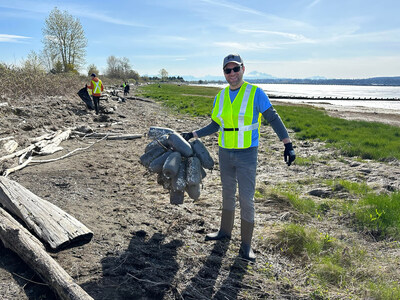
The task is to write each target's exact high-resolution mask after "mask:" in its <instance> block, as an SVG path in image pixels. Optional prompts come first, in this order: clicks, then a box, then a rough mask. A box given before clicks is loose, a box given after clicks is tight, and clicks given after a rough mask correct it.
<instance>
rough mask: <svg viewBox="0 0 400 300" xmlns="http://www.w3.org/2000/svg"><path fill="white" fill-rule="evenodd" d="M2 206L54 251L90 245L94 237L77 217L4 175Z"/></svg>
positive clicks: (1, 178)
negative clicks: (81, 244) (76, 244)
mask: <svg viewBox="0 0 400 300" xmlns="http://www.w3.org/2000/svg"><path fill="white" fill-rule="evenodd" d="M0 204H1V205H2V206H3V207H5V208H6V209H7V210H8V211H9V212H11V213H13V214H15V215H16V216H18V217H19V218H20V219H21V220H23V222H24V223H25V224H26V225H27V226H28V228H29V229H32V230H33V231H34V232H35V233H36V235H37V236H38V237H39V238H40V239H41V240H43V241H45V242H46V243H47V244H48V245H49V246H50V247H51V248H52V249H54V250H59V249H61V248H64V247H66V246H67V245H69V244H70V243H74V242H77V241H80V242H89V241H90V240H91V239H92V237H93V232H92V231H90V230H89V229H88V228H87V227H86V226H85V225H83V224H82V223H81V222H79V221H78V220H76V219H75V218H74V217H72V216H71V215H69V214H68V213H66V212H65V211H63V210H62V209H60V208H59V207H57V206H55V205H54V204H52V203H50V202H48V201H46V200H44V199H42V198H40V197H39V196H37V195H35V194H34V193H32V192H31V191H29V190H28V189H26V188H25V187H23V186H22V185H20V184H19V183H17V182H15V181H12V180H10V179H8V178H5V177H4V176H0Z"/></svg>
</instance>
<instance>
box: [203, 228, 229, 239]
mask: <svg viewBox="0 0 400 300" xmlns="http://www.w3.org/2000/svg"><path fill="white" fill-rule="evenodd" d="M230 238H231V235H230V234H227V233H225V232H223V231H222V230H218V231H217V232H213V233H209V234H207V235H206V238H205V240H206V241H219V240H222V239H230Z"/></svg>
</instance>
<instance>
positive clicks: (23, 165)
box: [3, 156, 32, 177]
mask: <svg viewBox="0 0 400 300" xmlns="http://www.w3.org/2000/svg"><path fill="white" fill-rule="evenodd" d="M31 160H32V156H29V157H28V159H27V160H25V162H23V163H21V164H19V165H18V166H15V167H13V168H9V169H7V170H5V171H4V173H3V176H4V177H7V176H8V175H10V174H11V173H13V172H15V171H18V170H21V169H23V168H25V167H26V166H27V165H28V164H29V163H30V162H31Z"/></svg>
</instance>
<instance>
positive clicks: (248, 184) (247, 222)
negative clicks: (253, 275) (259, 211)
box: [182, 54, 296, 261]
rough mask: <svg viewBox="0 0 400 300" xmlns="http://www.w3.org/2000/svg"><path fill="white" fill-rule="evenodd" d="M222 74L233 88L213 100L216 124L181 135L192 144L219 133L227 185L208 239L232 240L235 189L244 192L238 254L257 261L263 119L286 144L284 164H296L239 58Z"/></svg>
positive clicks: (276, 119) (228, 58) (283, 134)
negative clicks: (216, 224) (258, 171)
mask: <svg viewBox="0 0 400 300" xmlns="http://www.w3.org/2000/svg"><path fill="white" fill-rule="evenodd" d="M223 71H224V75H225V79H226V81H227V82H228V83H229V86H228V87H226V88H225V89H223V90H222V91H220V92H219V93H218V95H217V96H216V97H215V99H214V105H213V110H212V115H211V119H212V120H211V123H210V124H209V125H207V126H205V127H203V128H201V129H198V130H195V131H192V132H187V133H182V136H183V137H184V138H185V139H186V140H189V139H191V138H193V137H195V138H199V137H203V136H207V135H210V134H212V133H215V132H217V131H219V137H218V144H219V166H220V176H221V183H222V215H221V225H220V229H219V230H218V231H217V232H215V233H210V234H207V235H206V240H221V239H224V238H230V237H231V232H232V229H233V223H234V216H235V206H236V187H237V186H238V187H239V203H240V217H241V246H240V252H239V255H240V256H241V257H243V258H244V259H246V260H250V261H255V255H254V252H253V250H252V248H251V240H252V237H253V229H254V214H255V209H254V193H255V186H256V169H257V154H258V145H259V135H260V131H259V128H260V124H261V114H262V115H263V117H264V118H265V119H266V120H267V121H268V123H269V124H271V126H272V128H273V129H274V131H275V133H276V134H277V135H278V137H279V139H280V140H281V141H282V142H283V144H284V147H285V150H284V160H285V162H286V163H287V164H288V166H290V165H291V163H292V162H293V161H294V160H295V158H296V155H295V152H294V150H293V147H292V143H291V141H290V138H289V135H288V132H287V130H286V127H285V125H284V124H283V122H282V120H281V118H280V117H279V115H278V113H277V112H276V111H275V109H274V108H273V107H272V105H271V103H270V101H269V98H268V96H267V95H266V94H265V93H264V91H263V90H262V89H260V88H258V87H256V86H254V85H251V84H249V83H247V82H245V81H244V80H243V74H244V71H245V66H244V63H243V60H242V58H241V57H240V56H239V55H238V54H230V55H228V56H226V57H225V58H224V61H223Z"/></svg>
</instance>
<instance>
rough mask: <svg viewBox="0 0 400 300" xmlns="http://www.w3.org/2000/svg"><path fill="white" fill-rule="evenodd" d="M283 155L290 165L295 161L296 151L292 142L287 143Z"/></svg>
mask: <svg viewBox="0 0 400 300" xmlns="http://www.w3.org/2000/svg"><path fill="white" fill-rule="evenodd" d="M283 157H284V158H285V162H286V163H287V165H288V166H290V165H291V164H292V162H294V160H295V159H296V153H295V152H294V150H293V145H292V143H286V144H285V151H284V152H283Z"/></svg>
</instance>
